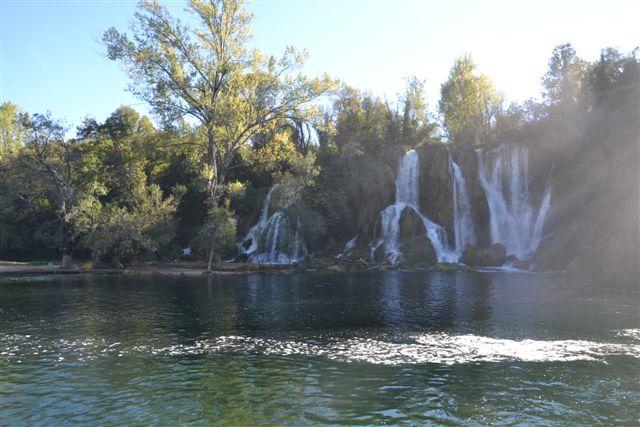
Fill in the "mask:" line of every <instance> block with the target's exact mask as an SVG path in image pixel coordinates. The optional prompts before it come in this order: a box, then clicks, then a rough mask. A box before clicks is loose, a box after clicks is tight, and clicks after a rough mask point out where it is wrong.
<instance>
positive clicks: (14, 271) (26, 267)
mask: <svg viewBox="0 0 640 427" xmlns="http://www.w3.org/2000/svg"><path fill="white" fill-rule="evenodd" d="M391 268H392V267H391V266H389V265H370V264H368V263H366V262H364V261H362V260H335V259H328V258H308V259H306V260H304V261H302V262H300V263H297V264H253V263H247V262H237V263H236V262H223V263H218V264H214V265H213V268H212V271H211V272H209V271H207V264H206V263H205V262H201V261H177V262H145V263H141V264H137V265H134V266H130V267H127V268H125V269H118V268H96V269H94V268H91V267H90V266H89V265H87V264H79V265H77V266H75V267H74V268H64V269H63V268H61V267H60V264H59V263H54V262H41V261H38V262H15V261H0V277H3V276H37V275H43V274H62V275H75V274H99V275H105V274H121V275H161V276H191V277H194V276H203V275H207V274H213V275H242V274H256V273H259V274H291V273H302V272H307V271H326V272H333V273H339V272H347V271H358V270H387V269H391ZM418 269H419V270H433V271H439V272H448V271H469V270H473V269H472V268H470V267H467V266H465V265H462V264H436V265H434V266H431V267H428V268H427V267H425V268H418Z"/></svg>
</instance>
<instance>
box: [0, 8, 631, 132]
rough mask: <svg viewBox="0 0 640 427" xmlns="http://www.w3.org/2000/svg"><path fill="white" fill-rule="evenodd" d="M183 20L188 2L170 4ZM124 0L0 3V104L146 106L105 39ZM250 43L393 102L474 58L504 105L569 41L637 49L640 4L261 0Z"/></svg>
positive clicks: (61, 113) (106, 109)
mask: <svg viewBox="0 0 640 427" xmlns="http://www.w3.org/2000/svg"><path fill="white" fill-rule="evenodd" d="M165 3H166V4H167V6H168V7H169V8H170V9H171V10H172V11H175V12H176V13H179V14H182V13H183V12H182V9H183V3H182V2H165ZM134 9H135V2H134V1H128V0H115V1H106V0H90V1H82V0H66V1H53V0H52V1H45V0H37V1H34V0H21V1H20V0H0V11H1V17H0V35H1V41H0V44H1V48H2V52H1V53H0V57H1V61H2V62H1V64H0V77H1V82H0V101H11V102H14V103H16V104H18V105H20V106H21V107H22V108H23V109H25V110H27V111H30V112H44V111H47V110H49V111H51V112H52V113H53V114H54V116H56V117H59V118H62V119H65V120H66V121H67V123H68V124H69V125H74V126H75V125H77V124H78V123H79V122H80V120H81V118H82V117H84V116H86V115H91V116H94V117H96V118H97V119H98V120H103V119H104V118H105V117H106V116H107V115H108V114H109V113H110V112H112V111H113V110H115V109H116V108H117V107H118V106H119V105H123V104H126V105H132V106H133V107H134V108H136V109H138V110H140V111H143V112H145V111H146V110H147V108H146V106H145V105H144V104H142V103H141V101H139V100H137V99H135V98H133V97H132V95H130V94H129V93H127V92H126V86H127V83H128V81H127V77H126V75H125V73H124V72H123V71H122V70H121V69H120V67H119V66H118V65H117V64H116V63H113V62H111V61H109V60H107V59H106V58H105V57H104V56H103V53H104V48H103V47H102V46H101V45H100V43H99V38H100V34H101V33H102V32H103V31H104V30H106V29H107V28H108V27H110V26H115V27H117V28H118V29H122V30H126V29H127V25H128V23H129V22H130V21H131V19H132V16H133V11H134ZM249 9H250V10H251V11H252V12H253V13H254V14H255V18H254V23H253V33H254V43H255V45H256V46H257V47H259V48H260V49H262V50H264V51H266V52H267V53H269V54H280V53H281V52H282V51H283V50H284V48H285V47H286V46H287V45H294V46H296V47H298V48H304V49H307V50H308V51H309V55H310V58H309V61H308V63H307V67H306V71H307V72H308V73H309V74H312V75H315V74H321V73H323V72H328V73H330V74H332V75H334V76H337V77H340V78H342V79H343V80H344V81H346V82H347V83H349V84H351V85H353V86H356V87H358V88H361V89H365V90H368V91H371V92H374V93H376V94H379V95H386V96H388V97H390V98H393V99H395V98H396V94H397V93H398V92H399V91H400V90H401V89H402V87H403V84H404V82H403V79H404V78H405V77H408V76H411V75H416V76H418V77H419V78H424V79H427V95H428V97H429V100H428V101H429V104H430V105H431V107H434V106H435V104H436V102H437V98H438V92H439V87H440V84H441V83H442V82H443V81H444V80H445V79H446V76H447V74H448V70H449V67H450V66H451V64H452V63H453V61H454V59H455V58H456V57H457V56H459V55H461V54H463V53H465V52H468V53H471V55H472V56H473V58H474V59H475V61H476V63H477V64H478V66H479V69H480V70H481V71H482V72H484V73H486V74H487V75H488V76H489V77H490V78H491V79H492V80H493V81H494V82H495V83H496V85H497V87H498V89H499V90H500V91H501V92H502V93H504V95H505V96H506V98H507V99H508V100H515V101H522V100H525V99H528V98H530V97H537V96H538V94H539V91H540V77H541V76H542V74H543V73H544V72H545V70H546V67H547V61H548V59H549V56H550V55H551V51H552V49H553V47H554V46H555V45H557V44H560V43H564V42H571V43H572V44H573V45H574V47H575V48H576V50H577V52H578V54H579V55H580V56H581V57H583V58H585V59H589V60H593V59H596V58H597V56H598V53H599V51H600V49H601V48H603V47H605V46H614V47H618V48H619V49H621V50H623V51H630V50H632V49H633V48H634V47H636V46H638V45H639V44H640V30H639V28H640V27H639V26H638V21H637V18H638V16H640V1H612V0H609V1H577V2H570V1H559V0H555V1H471V0H466V1H443V0H442V1H426V0H425V1H391V0H386V1H353V0H351V1H349V0H347V1H337V0H317V1H303V0H293V1H286V0H262V1H259V0H255V1H252V2H250V3H249Z"/></svg>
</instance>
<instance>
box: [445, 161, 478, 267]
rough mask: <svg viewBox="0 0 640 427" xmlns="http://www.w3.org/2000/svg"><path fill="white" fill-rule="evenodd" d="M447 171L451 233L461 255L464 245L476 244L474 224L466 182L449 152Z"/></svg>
mask: <svg viewBox="0 0 640 427" xmlns="http://www.w3.org/2000/svg"><path fill="white" fill-rule="evenodd" d="M449 171H450V172H451V182H452V184H453V185H452V187H453V234H454V237H455V252H456V255H457V256H458V258H459V257H461V256H462V251H463V250H464V247H465V246H467V245H469V244H471V245H475V244H476V235H475V230H474V228H475V225H474V223H473V217H472V216H471V203H470V202H469V194H468V193H467V183H466V182H465V179H464V176H463V175H462V171H461V170H460V167H459V166H458V164H457V163H456V162H455V161H454V160H453V157H452V156H451V153H449Z"/></svg>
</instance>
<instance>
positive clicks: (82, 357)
mask: <svg viewBox="0 0 640 427" xmlns="http://www.w3.org/2000/svg"><path fill="white" fill-rule="evenodd" d="M639 298H640V290H638V287H637V285H634V284H629V285H624V284H616V283H597V282H591V281H589V279H584V278H581V277H579V276H572V275H566V274H536V273H528V274H522V273H518V272H501V271H491V272H454V273H452V272H449V273H438V272H424V271H421V272H415V271H413V272H411V271H363V272H351V273H338V274H335V273H334V274H332V273H320V272H318V273H304V274H292V275H242V276H212V277H208V278H205V277H145V276H139V277H132V276H109V277H107V276H102V277H101V276H91V275H86V276H68V277H64V276H39V277H30V278H27V277H13V278H11V277H5V278H2V279H0V300H1V301H2V303H1V312H2V317H1V318H0V322H1V323H0V324H1V328H0V369H1V372H2V387H1V390H0V396H1V401H0V419H2V423H3V424H7V425H19V424H85V425H89V424H90V425H94V424H158V423H160V424H183V423H205V424H207V423H216V424H231V425H256V424H278V425H280V424H294V425H300V424H314V425H317V424H382V423H387V424H428V423H436V424H494V423H504V424H514V423H518V424H520V423H522V424H550V423H554V424H556V423H560V424H571V425H575V424H609V425H624V424H630V425H631V424H635V423H637V420H638V419H639V418H640V314H639V312H638V300H639Z"/></svg>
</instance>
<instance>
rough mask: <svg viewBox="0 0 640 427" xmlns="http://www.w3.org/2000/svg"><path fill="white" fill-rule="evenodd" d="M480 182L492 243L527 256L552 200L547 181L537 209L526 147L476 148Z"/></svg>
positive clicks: (534, 243) (518, 255)
mask: <svg viewBox="0 0 640 427" xmlns="http://www.w3.org/2000/svg"><path fill="white" fill-rule="evenodd" d="M476 153H477V155H478V169H479V175H480V183H481V185H482V188H483V189H484V191H485V194H486V195H487V203H488V205H489V213H490V216H491V217H490V232H491V242H492V243H502V244H503V245H504V246H505V247H506V248H507V253H508V254H512V255H515V256H517V257H518V258H520V259H524V258H528V257H530V256H531V255H532V254H533V252H534V251H535V250H536V248H537V247H538V245H539V244H540V241H541V240H542V229H543V225H544V220H545V217H546V214H547V211H548V210H549V206H550V203H551V189H550V187H549V184H547V188H546V189H545V192H544V196H543V199H542V203H541V204H540V208H539V209H538V212H537V214H536V212H535V211H534V209H533V206H532V203H531V197H530V194H529V150H528V149H527V148H526V147H524V146H521V145H516V146H506V145H502V146H500V147H498V148H496V149H494V150H489V151H486V152H485V151H484V150H483V149H477V150H476Z"/></svg>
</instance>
